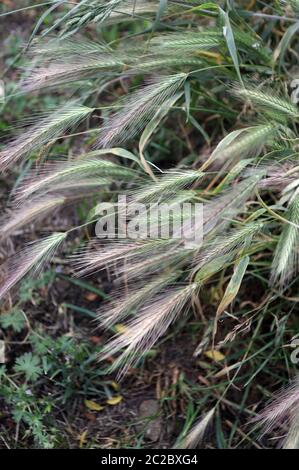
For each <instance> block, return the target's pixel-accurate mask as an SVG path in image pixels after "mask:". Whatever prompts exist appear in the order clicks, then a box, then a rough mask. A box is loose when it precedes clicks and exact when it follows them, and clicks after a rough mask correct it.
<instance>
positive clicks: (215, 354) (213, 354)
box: [205, 349, 225, 362]
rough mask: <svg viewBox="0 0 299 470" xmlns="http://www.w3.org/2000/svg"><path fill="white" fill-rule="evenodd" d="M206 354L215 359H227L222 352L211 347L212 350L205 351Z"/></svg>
mask: <svg viewBox="0 0 299 470" xmlns="http://www.w3.org/2000/svg"><path fill="white" fill-rule="evenodd" d="M205 356H207V357H208V358H209V359H213V360H214V361H217V362H218V361H223V359H225V356H224V355H223V354H222V353H221V352H220V351H216V349H214V350H213V349H211V350H210V351H206V352H205Z"/></svg>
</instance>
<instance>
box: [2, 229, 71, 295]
mask: <svg viewBox="0 0 299 470" xmlns="http://www.w3.org/2000/svg"><path fill="white" fill-rule="evenodd" d="M65 238H66V233H53V234H52V235H50V236H49V237H47V238H44V239H43V240H41V241H38V242H35V243H33V244H31V245H30V246H28V247H27V248H25V250H24V251H23V252H22V253H20V254H19V256H17V257H16V258H15V259H13V260H12V262H11V263H10V264H9V267H8V273H7V275H6V280H5V281H4V283H3V284H2V285H1V286H0V299H1V298H2V297H3V296H4V295H5V294H6V293H7V292H8V291H9V290H10V289H11V288H12V287H13V286H14V285H15V284H16V283H17V282H18V281H20V280H21V279H22V278H23V277H24V276H25V275H26V274H27V273H28V272H29V271H31V270H33V271H34V273H37V272H38V271H39V270H40V269H41V268H42V265H43V263H45V262H47V260H49V258H50V257H51V255H52V254H53V253H54V252H55V251H56V249H57V248H58V247H59V245H60V244H61V243H62V242H63V241H64V240H65Z"/></svg>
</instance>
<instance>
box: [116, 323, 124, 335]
mask: <svg viewBox="0 0 299 470" xmlns="http://www.w3.org/2000/svg"><path fill="white" fill-rule="evenodd" d="M114 328H115V330H116V333H124V332H125V331H126V330H127V328H126V327H125V325H122V324H121V323H117V325H115V326H114Z"/></svg>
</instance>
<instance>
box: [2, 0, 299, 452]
mask: <svg viewBox="0 0 299 470" xmlns="http://www.w3.org/2000/svg"><path fill="white" fill-rule="evenodd" d="M10 3H11V2H8V4H10ZM121 3H122V2H120V1H119V0H111V1H109V2H105V3H104V4H103V3H101V2H98V1H95V2H91V3H90V5H85V3H84V2H79V3H78V4H76V5H75V6H70V7H66V6H62V7H59V8H56V6H55V5H54V6H53V5H52V7H51V9H50V10H48V7H49V6H48V5H42V6H40V7H36V9H31V7H32V8H33V7H34V5H32V4H30V2H27V4H26V5H24V8H22V9H20V10H19V11H17V12H15V13H13V14H11V18H13V19H14V21H15V22H16V23H15V27H16V28H17V33H16V34H15V33H10V35H9V36H8V39H7V40H6V41H4V45H5V48H4V49H3V50H4V52H3V53H2V57H1V61H2V63H3V77H2V78H3V79H4V82H5V87H6V92H7V93H6V94H7V97H6V101H5V103H4V105H3V107H2V116H1V123H0V126H1V129H2V130H4V131H5V132H6V134H7V135H6V137H7V136H8V135H9V136H10V137H11V139H12V140H11V142H10V143H9V144H8V145H7V144H5V143H4V144H3V147H2V148H1V161H2V168H5V173H4V174H3V177H2V180H1V181H2V184H3V190H2V191H1V204H2V206H3V207H6V208H8V209H7V210H6V213H7V214H8V215H6V216H5V217H4V219H3V221H4V224H2V228H1V239H2V245H1V257H2V259H3V260H5V259H6V258H7V255H8V254H9V255H15V254H16V253H17V255H15V261H14V262H13V264H12V265H11V266H12V268H11V270H10V271H8V272H10V273H11V274H10V275H7V274H5V276H7V279H6V282H4V283H2V288H1V290H0V294H1V293H2V294H3V296H4V294H7V291H8V290H10V288H11V287H12V286H13V284H18V289H17V290H16V292H17V295H13V294H8V295H6V296H5V297H4V299H3V303H2V307H3V315H1V317H0V325H1V337H0V340H1V341H2V342H1V343H0V351H2V356H3V348H4V362H5V365H3V366H2V367H1V372H0V374H1V375H0V380H1V382H0V401H1V405H2V408H1V414H0V447H1V446H2V447H9V448H15V447H20V448H24V447H42V448H63V447H67V448H76V447H84V448H111V447H112V448H136V447H137V448H150V447H157V446H161V447H167V448H171V447H172V446H174V445H176V446H178V447H191V446H193V445H195V444H194V443H196V445H199V446H200V447H205V448H226V449H231V448H263V447H275V446H276V445H277V444H280V441H281V436H282V435H286V436H287V437H286V440H285V446H286V447H297V441H298V439H297V431H296V413H297V408H296V400H295V402H294V405H293V404H292V406H290V407H289V408H287V410H286V413H285V415H283V416H279V414H277V413H278V411H277V408H275V406H276V405H272V408H271V407H270V408H268V409H266V412H265V413H263V412H262V411H261V410H263V409H264V406H265V404H266V403H267V402H268V400H269V399H270V398H272V397H273V396H275V394H276V393H277V391H278V390H279V389H280V388H281V387H284V386H287V385H288V384H289V383H290V381H291V380H292V379H293V378H294V377H295V376H296V372H297V371H296V363H295V362H294V361H293V360H292V357H293V356H292V352H293V346H292V344H293V340H294V339H295V338H296V335H297V326H298V325H297V323H298V320H297V318H296V311H297V301H298V298H297V296H296V291H297V288H298V276H297V268H298V263H297V251H298V236H297V230H298V226H297V222H298V195H297V188H298V168H297V163H296V159H297V153H298V151H297V140H298V138H297V136H298V117H299V116H298V107H297V104H296V103H294V102H292V100H291V98H290V95H291V90H290V89H289V88H290V87H289V84H290V80H291V79H292V78H293V76H292V73H293V72H292V70H293V69H292V67H293V66H294V65H295V63H296V57H297V55H296V54H297V52H296V41H295V36H294V34H295V31H296V27H297V21H298V20H297V16H298V11H297V4H296V2H290V5H289V6H288V7H287V9H286V8H285V5H284V4H280V3H279V2H270V3H269V4H268V5H264V3H263V2H259V1H256V2H251V3H250V5H249V7H248V8H245V7H244V5H243V3H242V2H235V3H236V5H234V7H232V8H231V9H228V8H226V7H225V6H224V5H220V2H210V3H209V4H207V5H199V2H191V1H186V2H171V1H170V2H168V3H169V5H168V7H167V9H163V8H160V10H158V13H157V9H153V4H152V3H151V2H150V4H149V5H148V2H142V5H141V6H140V4H139V5H138V6H137V9H136V11H134V14H133V15H132V11H131V10H130V11H129V15H128V14H127V13H128V11H127V10H126V8H127V6H126V5H125V7H124V8H125V12H124V17H119V14H118V13H117V14H116V13H115V14H112V12H113V8H115V9H118V8H123V5H121ZM10 7H12V8H13V7H14V6H13V5H12V6H11V5H8V7H5V6H4V7H2V10H3V11H4V12H6V11H7V10H8V9H9V8H10ZM27 7H28V8H27ZM54 7H55V8H54ZM128 8H130V6H129V7H128ZM117 11H118V10H117ZM37 12H38V13H37ZM0 14H1V11H0ZM39 15H42V16H39ZM38 17H40V18H41V20H40V21H39V22H38V21H37V18H38ZM3 18H4V20H5V18H6V16H2V17H0V20H1V19H2V20H3ZM24 20H25V24H26V25H28V29H27V28H23V29H22V28H21V29H20V26H19V24H18V22H21V21H22V22H23V24H24ZM34 25H37V27H36V28H34ZM32 31H33V33H32ZM76 34H80V35H81V36H80V37H81V38H82V39H80V41H78V36H77V35H76ZM50 35H54V36H56V37H59V38H60V39H59V40H58V43H55V42H53V40H52V41H51V40H50V41H48V38H49V37H50ZM22 37H23V39H24V41H23V42H25V44H27V45H28V51H29V60H32V57H33V61H37V66H35V67H32V68H29V69H27V70H29V71H28V72H26V74H25V76H23V78H24V79H23V80H22V85H21V87H19V85H18V84H19V83H20V82H19V77H18V76H17V75H16V66H22V67H23V66H28V62H27V59H25V56H24V54H23V53H19V48H18V45H19V44H20V43H21V42H22V41H21V38H22ZM137 40H138V47H137V46H136V44H137ZM28 41H29V43H28ZM178 52H179V54H178ZM29 63H30V62H29ZM34 63H35V62H34ZM35 65H36V63H35ZM29 67H30V65H29ZM253 80H254V81H255V83H257V86H255V87H254V88H252V86H251V84H252V83H253ZM70 103H71V104H70ZM53 109H54V111H53ZM24 116H27V119H26V120H25V121H24V123H25V125H24V128H23V130H20V131H19V133H18V134H19V135H18V136H17V137H15V134H16V133H15V131H14V130H13V129H12V127H13V126H12V124H13V123H14V122H15V121H17V122H20V121H22V120H23V119H24ZM34 116H36V118H35V119H34ZM31 121H33V122H34V123H33V125H32V127H30V125H29V127H28V124H29V123H31ZM11 126H12V127H11ZM116 146H117V147H116ZM103 147H104V148H103ZM120 147H121V148H120ZM9 164H10V165H11V168H10V169H9V171H8V170H7V166H9ZM8 189H12V192H11V196H10V198H9V200H7V199H8V198H7V192H8V191H7V190H8ZM124 191H127V193H128V195H129V198H130V204H133V203H134V202H135V203H136V202H137V203H140V202H144V201H146V202H151V201H154V202H155V201H156V199H157V197H159V200H161V201H162V202H168V201H172V202H175V201H176V200H179V201H182V200H183V201H191V202H195V201H198V202H203V203H204V208H205V225H204V229H205V237H204V243H203V246H202V247H200V248H199V247H196V248H194V249H192V250H190V249H187V250H186V249H184V248H182V246H181V245H180V244H179V243H174V242H173V241H170V242H169V240H166V241H165V240H162V241H161V240H159V241H151V242H148V243H144V244H139V243H132V242H131V241H130V240H129V241H125V242H124V243H123V244H115V243H111V244H105V245H104V246H103V245H102V244H100V243H98V242H97V243H95V242H94V240H93V239H92V237H93V235H94V234H93V231H94V226H93V224H94V222H95V221H96V220H97V219H96V215H97V214H96V212H95V209H94V208H95V204H96V202H97V201H98V198H100V200H101V201H104V202H111V201H112V202H113V201H116V198H117V196H118V194H122V193H123V192H124ZM62 205H63V208H62V209H59V208H60V207H61V206H62ZM24 209H25V210H24ZM54 209H55V211H54ZM52 210H53V211H54V212H53V213H52V212H51V211H52ZM86 214H89V215H88V216H86ZM49 232H50V233H52V235H50V236H49ZM45 233H46V235H47V238H45ZM37 240H39V241H37ZM31 241H34V242H35V243H34V244H33V245H29V247H27V248H24V246H26V245H27V244H28V242H31ZM60 242H62V243H60ZM84 245H85V246H86V245H87V248H84ZM54 248H55V253H54V254H53V251H54ZM56 248H57V250H56ZM58 248H59V250H58ZM50 252H51V255H52V257H51V260H50V261H49V260H48V263H46V268H45V272H44V274H42V275H41V277H39V278H38V280H35V279H34V278H33V277H29V278H24V279H21V278H23V275H24V274H25V273H27V272H28V271H30V269H31V268H33V267H34V266H33V265H34V264H36V263H35V262H37V263H38V264H39V263H40V262H41V261H42V260H41V258H42V255H45V257H46V258H49V254H50ZM74 252H75V253H76V255H75V261H76V260H77V264H76V263H75V264H73V263H71V262H69V261H70V259H73V256H74V255H73V253H74ZM19 253H21V256H20V255H19ZM123 260H125V263H123ZM46 261H47V260H46ZM3 266H4V269H6V267H5V266H6V265H5V264H4V265H3ZM47 266H50V268H51V269H50V270H47V269H48V268H47ZM102 268H104V269H102ZM101 269H102V270H101ZM78 270H79V271H80V270H81V272H82V273H84V274H88V276H87V277H85V278H84V279H78V278H77V277H76V276H77V273H78ZM6 273H7V271H6ZM115 278H117V279H119V282H118V283H117V281H116V282H115ZM190 280H192V283H190ZM128 292H129V293H130V295H129V296H128V295H127V293H128ZM120 306H121V307H120ZM182 310H183V311H184V315H183V314H181V311H182ZM132 312H133V313H134V315H132ZM98 316H99V317H100V321H101V323H102V325H105V326H108V329H106V330H105V329H103V328H102V327H101V326H99V324H98V323H95V321H94V320H95V318H96V317H98ZM174 320H175V321H174ZM96 326H97V329H95V328H96ZM114 335H116V336H114ZM111 338H112V339H111ZM119 353H120V354H119ZM141 353H143V354H142V357H140V356H141ZM134 355H135V356H137V357H138V358H139V361H138V362H135V361H134V360H133V359H134V357H133V356H134ZM99 356H100V357H101V358H102V361H101V362H98V357H99ZM119 366H121V368H120V369H119ZM119 370H120V374H121V375H123V379H122V381H121V382H120V380H119V375H117V374H118V373H119ZM124 371H125V374H124ZM292 390H293V389H291V392H289V393H293V392H292ZM296 390H297V389H296V386H295V391H296ZM287 399H288V396H287V398H286V397H285V396H283V397H282V398H281V400H287ZM280 405H281V403H280V402H279V403H278V405H277V406H278V407H279V406H280ZM273 406H274V411H273ZM267 413H268V414H267ZM294 413H295V414H294ZM273 416H274V417H275V419H274V418H273ZM294 416H295V418H294ZM277 417H278V418H279V419H276V418H277ZM256 418H257V419H260V420H262V421H265V422H266V424H267V423H270V425H269V426H268V432H267V434H266V435H262V434H261V431H260V429H258V428H256V425H255V424H254V423H253V421H254V420H255V419H256ZM161 419H163V422H164V423H167V425H166V426H162V425H161Z"/></svg>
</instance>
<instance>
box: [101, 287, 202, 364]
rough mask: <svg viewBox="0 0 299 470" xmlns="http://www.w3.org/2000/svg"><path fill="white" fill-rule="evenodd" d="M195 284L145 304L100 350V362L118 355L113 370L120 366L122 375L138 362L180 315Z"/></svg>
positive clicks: (177, 289) (179, 288)
mask: <svg viewBox="0 0 299 470" xmlns="http://www.w3.org/2000/svg"><path fill="white" fill-rule="evenodd" d="M197 289H198V284H196V283H193V284H190V285H189V286H185V287H178V288H172V289H170V290H169V291H168V292H167V291H166V292H165V294H161V295H159V296H157V298H154V299H152V300H151V301H150V302H149V303H146V304H145V305H144V306H143V307H142V308H141V309H140V310H139V311H138V313H137V314H136V315H135V317H134V318H133V319H132V320H131V321H129V322H128V323H127V324H126V327H125V331H124V332H123V333H121V334H119V335H118V336H116V337H115V338H114V339H112V341H111V342H110V343H108V344H107V345H106V346H105V347H104V350H103V356H102V359H103V360H104V359H105V358H106V357H109V356H111V355H114V354H116V353H118V352H119V351H121V350H122V349H123V348H125V350H124V351H123V352H122V353H121V355H120V356H119V357H118V359H117V360H116V361H115V362H114V364H113V369H114V368H117V367H118V366H119V365H121V366H122V373H123V372H124V371H126V370H127V369H128V368H129V367H130V365H131V364H132V363H134V362H136V361H137V360H138V356H139V357H140V354H144V353H145V352H146V351H147V350H149V349H150V348H151V347H152V346H153V345H154V343H155V342H156V341H157V340H158V339H159V337H160V336H161V335H163V334H164V333H165V331H166V330H167V328H168V327H169V325H170V324H171V323H172V322H173V321H174V320H175V319H176V317H177V316H178V315H179V313H181V311H182V309H183V308H184V307H185V306H186V305H187V303H188V302H189V301H190V300H191V297H192V295H194V293H195V292H196V291H197Z"/></svg>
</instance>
